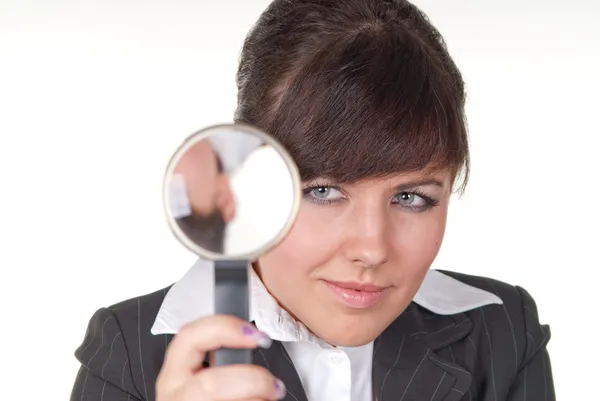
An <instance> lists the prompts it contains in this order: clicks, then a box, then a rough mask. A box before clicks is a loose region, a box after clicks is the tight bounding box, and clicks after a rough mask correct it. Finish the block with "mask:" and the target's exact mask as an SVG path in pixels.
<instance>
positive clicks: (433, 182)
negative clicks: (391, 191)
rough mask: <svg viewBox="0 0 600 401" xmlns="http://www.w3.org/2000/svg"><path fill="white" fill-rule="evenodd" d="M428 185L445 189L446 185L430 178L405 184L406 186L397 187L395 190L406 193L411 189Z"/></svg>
mask: <svg viewBox="0 0 600 401" xmlns="http://www.w3.org/2000/svg"><path fill="white" fill-rule="evenodd" d="M427 185H434V186H436V187H440V188H441V187H443V186H444V183H443V182H442V181H440V180H436V179H435V178H429V179H424V180H417V181H410V182H405V183H404V184H400V185H397V186H396V187H395V188H396V190H398V191H404V190H407V189H411V188H416V187H423V186H427Z"/></svg>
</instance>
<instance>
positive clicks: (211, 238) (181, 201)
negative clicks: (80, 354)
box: [163, 124, 301, 365]
mask: <svg viewBox="0 0 600 401" xmlns="http://www.w3.org/2000/svg"><path fill="white" fill-rule="evenodd" d="M300 199H301V188H300V175H299V173H298V169H297V166H296V164H295V163H294V162H293V160H292V158H291V157H290V155H289V154H288V152H287V151H286V150H285V148H283V146H282V145H281V144H280V143H279V142H277V141H276V140H275V139H274V138H273V137H271V136H270V135H268V134H267V133H265V132H263V131H261V130H259V129H257V128H255V127H252V126H249V125H241V124H223V125H215V126H211V127H207V128H205V129H202V130H200V131H197V132H195V133H194V134H192V135H191V136H189V137H188V138H187V139H186V140H185V141H184V142H183V144H182V145H181V146H180V147H179V148H178V149H177V150H176V151H175V154H174V155H173V157H172V158H171V160H170V162H169V164H168V166H167V170H166V173H165V177H164V181H163V205H164V211H165V214H166V217H167V222H168V225H169V228H170V229H171V231H172V232H173V234H174V235H175V237H176V238H177V239H178V240H179V242H181V244H183V245H184V246H185V247H186V248H187V249H189V250H190V251H192V252H193V253H195V254H196V255H198V256H199V257H201V258H204V259H208V260H212V261H214V264H215V313H217V314H229V315H234V316H237V317H239V318H241V319H244V320H249V318H250V317H249V315H250V313H249V304H250V299H249V289H248V287H249V278H250V274H249V273H250V271H249V269H251V268H252V267H251V263H252V262H253V261H255V260H257V259H258V258H259V257H260V256H261V255H263V254H264V253H266V252H268V251H269V250H270V249H272V248H273V247H274V246H276V245H277V244H278V243H279V242H280V241H281V240H282V239H283V238H284V237H285V236H286V234H287V233H288V232H289V230H290V229H291V227H292V224H293V222H294V220H295V218H296V216H297V213H298V208H299V205H300ZM240 363H243V364H248V363H252V351H251V350H238V349H219V350H217V351H216V352H215V353H214V365H229V364H240Z"/></svg>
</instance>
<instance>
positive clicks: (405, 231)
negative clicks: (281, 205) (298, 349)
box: [257, 173, 451, 346]
mask: <svg viewBox="0 0 600 401" xmlns="http://www.w3.org/2000/svg"><path fill="white" fill-rule="evenodd" d="M304 188H305V190H304V195H303V200H302V203H301V206H300V211H299V213H298V217H297V220H296V222H295V223H294V226H293V228H292V230H291V232H290V233H289V234H288V236H287V237H286V238H285V239H284V240H283V241H282V242H281V243H280V244H279V245H278V246H277V247H276V248H274V249H273V250H272V251H270V252H269V253H267V254H266V255H264V256H263V257H261V258H260V259H259V263H258V265H257V272H258V273H259V275H260V277H261V279H262V281H263V282H264V284H265V286H266V287H267V289H268V290H269V292H270V293H271V294H272V295H273V296H274V297H275V298H276V299H277V300H278V301H279V303H280V304H281V305H282V306H283V307H284V308H285V309H286V310H287V311H288V312H290V313H291V314H292V315H293V316H294V317H296V318H297V319H298V320H300V321H301V322H302V323H304V324H305V325H306V326H307V327H308V329H309V330H311V331H312V332H313V333H314V334H316V335H317V336H319V337H320V338H322V339H323V340H325V341H327V342H329V343H330V344H333V345H337V346H359V345H363V344H366V343H368V342H370V341H372V340H373V339H374V338H375V337H377V336H378V335H379V334H380V333H381V332H382V331H383V330H384V329H385V328H386V327H387V326H388V325H389V324H390V323H391V322H392V321H393V320H394V319H395V318H396V317H397V316H398V315H399V314H400V313H401V312H402V311H403V310H404V309H405V308H406V307H407V306H408V304H409V303H410V302H411V300H412V298H413V296H414V295H415V294H416V292H417V290H418V289H419V287H420V285H421V283H422V281H423V279H424V277H425V274H426V272H427V270H428V269H429V267H430V265H431V263H432V262H433V260H434V259H435V257H436V255H437V253H438V251H439V249H440V245H441V242H442V238H443V236H444V230H445V226H446V216H447V210H448V201H449V197H450V192H451V179H450V174H448V173H437V174H434V175H424V174H419V173H411V174H401V175H400V174H399V175H395V176H391V177H388V178H385V179H370V180H364V181H362V182H358V183H355V184H348V185H336V183H334V182H331V181H327V180H324V179H318V180H315V181H312V182H306V183H304ZM360 285H363V286H364V287H359V286H360Z"/></svg>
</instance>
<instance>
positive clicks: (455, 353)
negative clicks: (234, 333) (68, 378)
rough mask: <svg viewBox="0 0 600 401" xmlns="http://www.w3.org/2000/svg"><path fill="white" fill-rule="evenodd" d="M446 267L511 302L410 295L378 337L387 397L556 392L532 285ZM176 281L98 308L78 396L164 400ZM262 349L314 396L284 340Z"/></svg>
mask: <svg viewBox="0 0 600 401" xmlns="http://www.w3.org/2000/svg"><path fill="white" fill-rule="evenodd" d="M444 273H445V274H447V275H450V276H452V277H454V278H456V279H458V280H460V281H462V282H464V283H466V284H468V285H471V286H474V287H478V288H481V289H483V290H486V291H489V292H491V293H495V294H496V295H498V296H499V297H500V298H501V299H502V301H503V304H502V305H486V306H483V307H480V308H477V309H474V310H471V311H469V312H465V313H459V314H455V315H445V316H443V315H437V314H435V313H432V312H430V311H428V310H426V309H424V308H422V307H421V306H419V305H417V304H415V303H411V304H410V306H409V307H408V308H407V309H406V310H405V311H404V312H403V313H402V314H401V315H400V316H399V317H398V318H397V319H396V320H395V321H394V322H393V323H392V324H391V325H390V326H389V327H388V328H387V329H386V330H385V331H384V332H383V333H382V334H381V335H380V336H379V337H378V338H377V339H376V340H375V345H374V351H373V385H374V389H375V392H376V395H377V399H378V401H392V400H394V401H396V400H403V401H409V400H410V401H441V400H445V401H452V400H465V401H466V400H469V401H501V400H506V401H517V400H518V401H526V400H529V401H554V400H555V394H554V384H553V378H552V369H551V365H550V359H549V356H548V352H547V350H546V345H547V343H548V341H549V339H550V329H549V327H548V326H547V325H541V324H540V322H539V320H538V314H537V308H536V304H535V301H534V300H533V299H532V297H531V296H530V295H529V293H528V292H527V291H526V290H524V289H523V288H520V287H515V286H511V285H508V284H505V283H502V282H500V281H496V280H492V279H489V278H483V277H476V276H469V275H464V274H458V273H452V272H444ZM167 290H168V288H165V289H163V290H160V291H157V292H155V293H152V294H148V295H145V296H141V297H138V298H133V299H130V300H127V301H124V302H121V303H118V304H116V305H113V306H111V307H108V308H102V309H99V310H98V311H97V312H96V313H95V314H94V316H92V318H91V320H90V322H89V326H88V328H87V331H86V333H85V336H84V339H83V342H82V344H81V345H80V346H79V347H78V348H77V350H76V351H75V356H76V358H77V359H78V360H79V361H80V362H81V368H80V370H79V372H78V374H77V377H76V379H75V384H74V386H73V390H72V394H71V401H120V400H133V401H136V400H144V401H154V400H155V381H156V378H157V375H158V373H159V371H160V368H161V366H162V363H163V358H164V355H165V351H166V348H167V346H168V344H169V341H170V340H171V338H172V335H170V334H166V335H152V334H151V333H150V328H151V327H152V324H153V323H154V319H155V318H156V314H157V312H158V310H159V309H160V306H161V304H162V301H163V299H164V297H165V294H166V292H167ZM261 351H262V352H261V353H255V355H254V362H255V363H256V364H258V365H262V366H264V367H266V368H267V369H269V370H270V371H271V372H273V373H274V374H275V375H276V376H277V377H279V378H281V379H282V380H283V381H284V382H285V384H286V387H287V390H288V394H287V397H286V398H285V401H307V399H306V395H305V393H304V390H303V388H302V384H301V382H300V379H299V377H298V375H297V374H296V371H295V369H294V366H293V365H292V363H291V362H290V359H289V357H288V356H287V355H286V351H285V349H284V347H283V346H282V345H281V344H280V343H277V342H274V344H273V346H272V347H271V348H269V349H267V350H261ZM365 401H366V400H365Z"/></svg>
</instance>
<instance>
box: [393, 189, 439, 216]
mask: <svg viewBox="0 0 600 401" xmlns="http://www.w3.org/2000/svg"><path fill="white" fill-rule="evenodd" d="M393 203H394V204H396V205H398V206H399V207H402V208H404V209H408V210H412V211H425V210H427V209H430V208H432V207H433V206H436V205H437V204H438V201H436V200H435V199H433V198H431V197H429V196H427V195H425V194H422V193H419V192H417V191H413V192H400V193H399V194H397V195H396V196H394V200H393Z"/></svg>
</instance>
